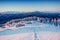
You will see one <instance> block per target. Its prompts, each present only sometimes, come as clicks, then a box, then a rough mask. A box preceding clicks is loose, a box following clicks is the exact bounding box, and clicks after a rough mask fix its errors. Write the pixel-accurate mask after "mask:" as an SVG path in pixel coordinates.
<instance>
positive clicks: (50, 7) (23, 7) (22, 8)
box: [0, 0, 60, 12]
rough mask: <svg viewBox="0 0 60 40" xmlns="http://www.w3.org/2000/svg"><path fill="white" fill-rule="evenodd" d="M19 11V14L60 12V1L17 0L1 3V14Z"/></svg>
mask: <svg viewBox="0 0 60 40" xmlns="http://www.w3.org/2000/svg"><path fill="white" fill-rule="evenodd" d="M6 11H17V12H32V11H41V12H60V1H48V0H47V1H42V0H40V1H39V0H36V1H31V0H29V1H28V0H20V1H18V0H16V1H14V0H13V1H7V0H6V1H0V12H6Z"/></svg>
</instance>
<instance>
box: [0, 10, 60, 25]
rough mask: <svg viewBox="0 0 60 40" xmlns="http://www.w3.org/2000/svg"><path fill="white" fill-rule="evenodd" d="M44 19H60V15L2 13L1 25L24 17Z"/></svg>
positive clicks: (0, 17)
mask: <svg viewBox="0 0 60 40" xmlns="http://www.w3.org/2000/svg"><path fill="white" fill-rule="evenodd" d="M30 16H36V17H43V18H60V13H49V12H39V11H36V12H22V13H20V12H1V13H0V24H4V23H6V22H7V21H10V20H12V19H19V18H24V17H30Z"/></svg>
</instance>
